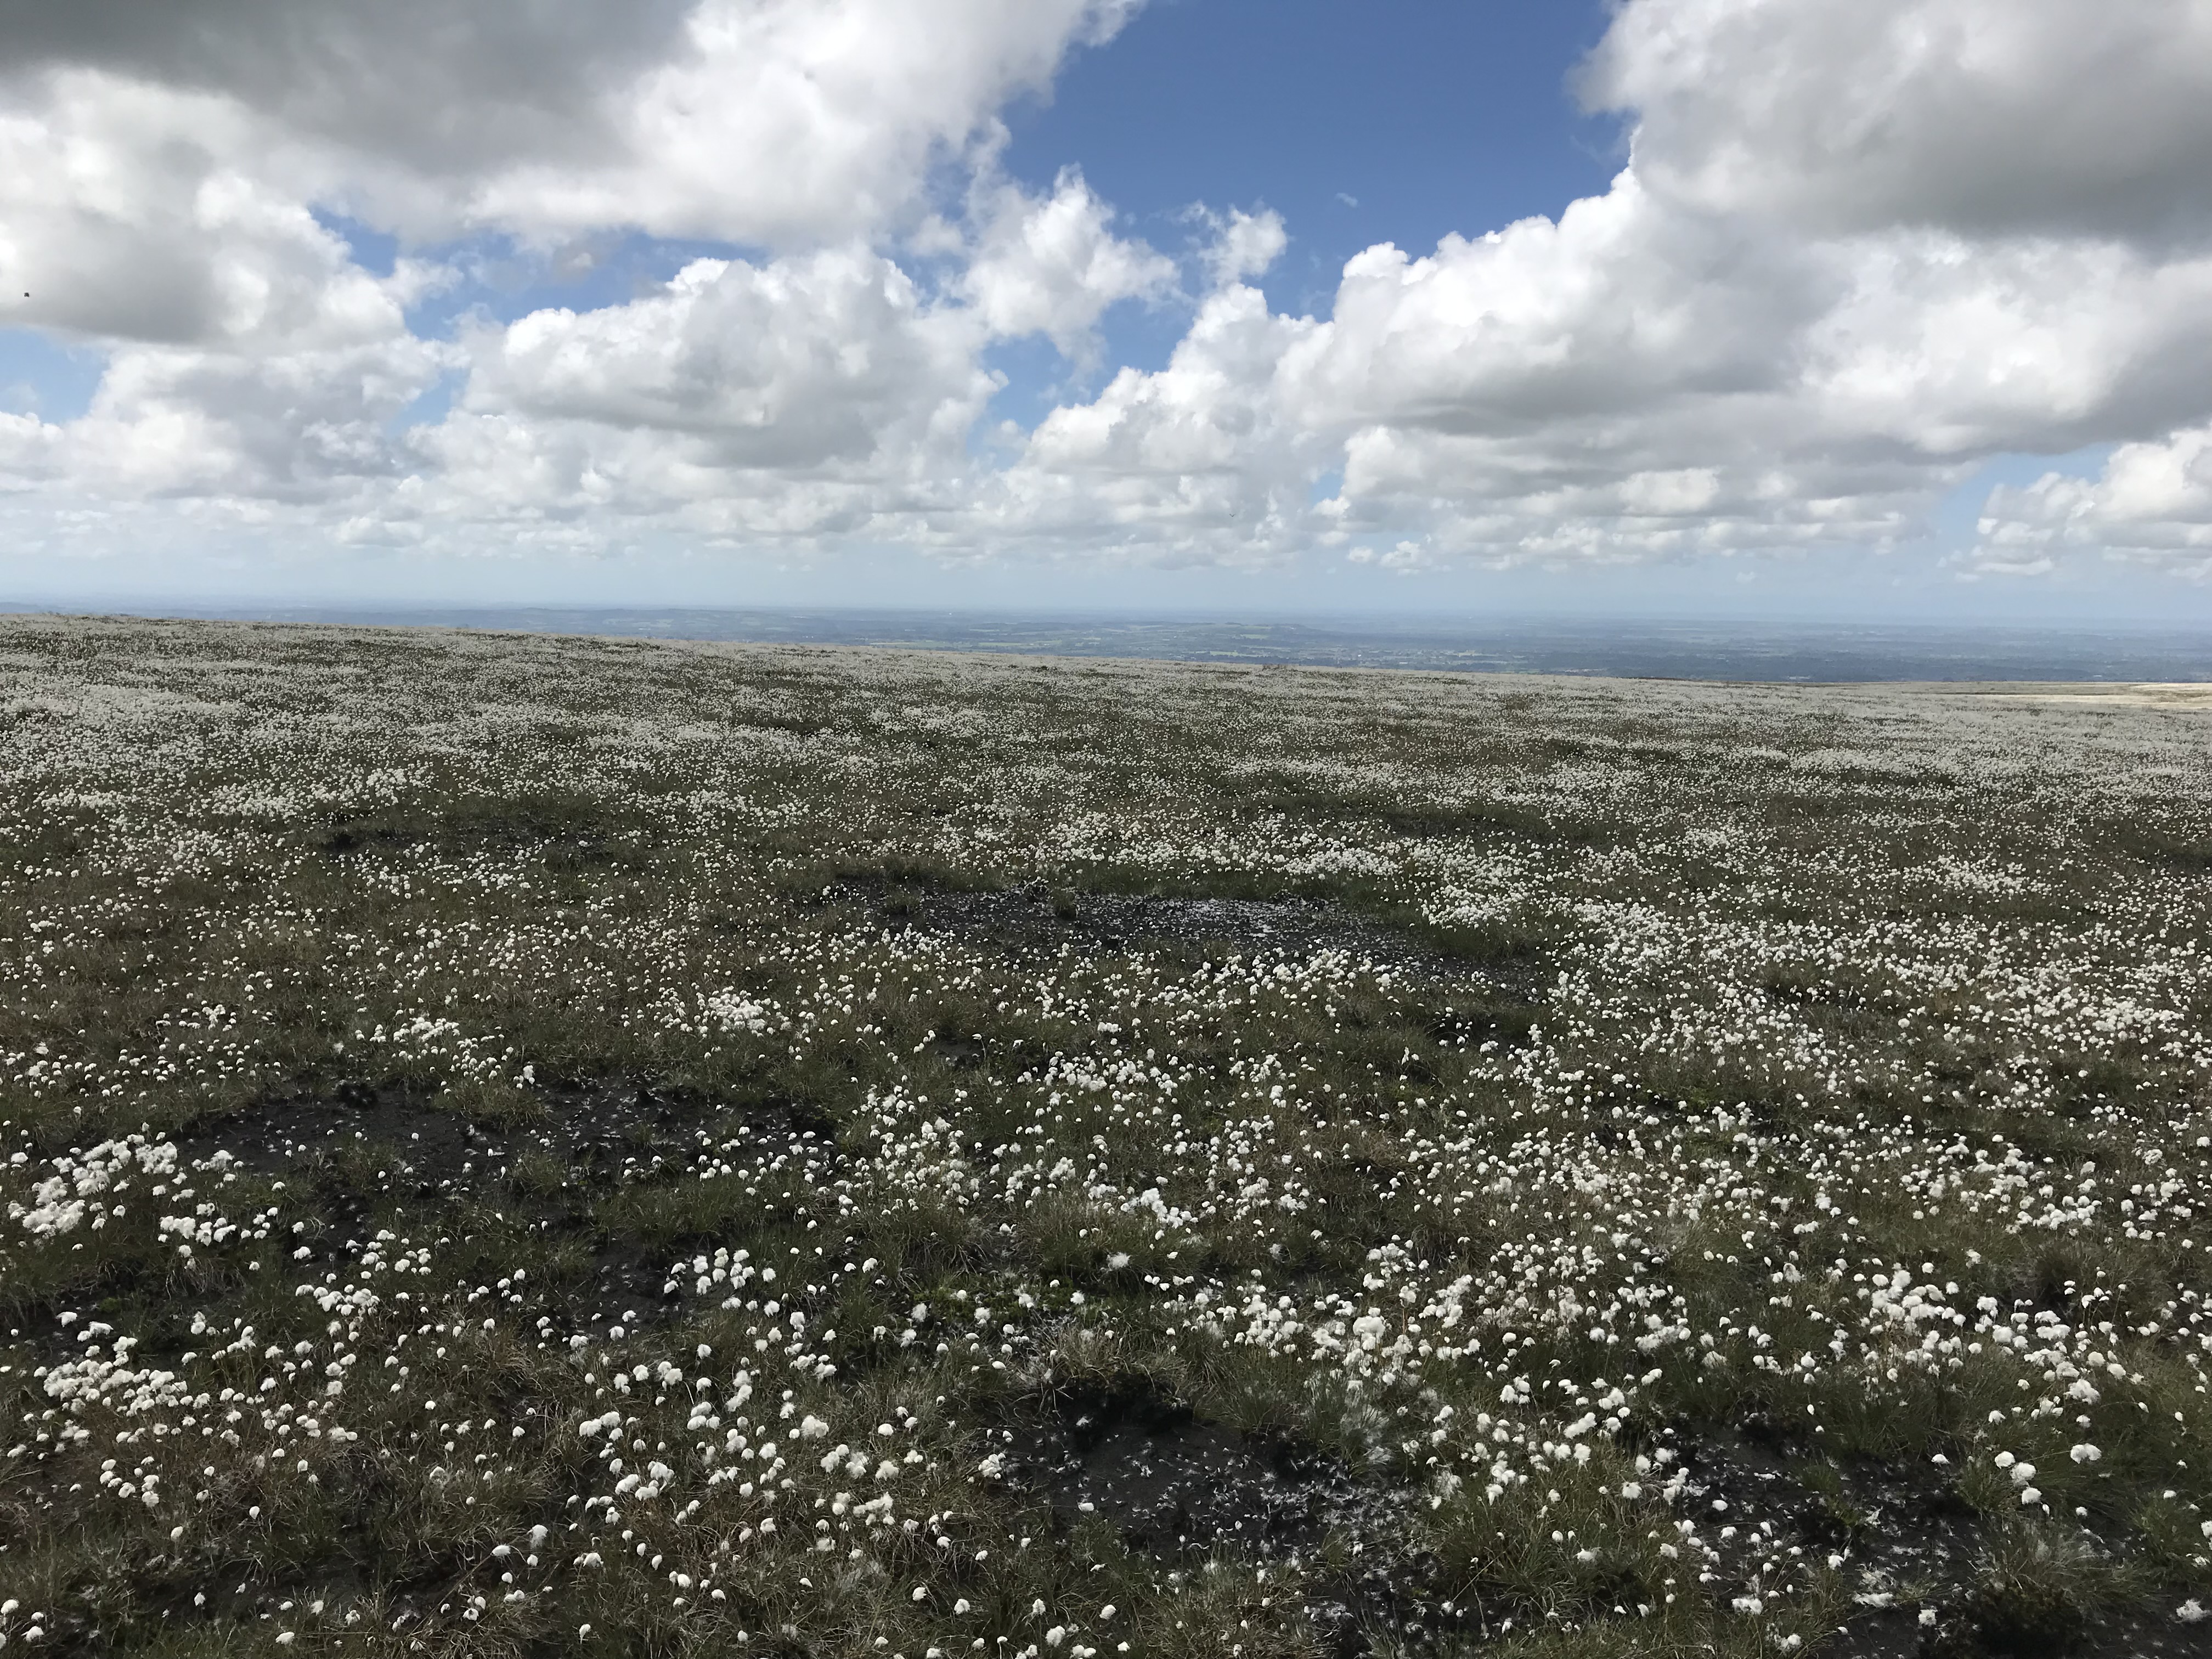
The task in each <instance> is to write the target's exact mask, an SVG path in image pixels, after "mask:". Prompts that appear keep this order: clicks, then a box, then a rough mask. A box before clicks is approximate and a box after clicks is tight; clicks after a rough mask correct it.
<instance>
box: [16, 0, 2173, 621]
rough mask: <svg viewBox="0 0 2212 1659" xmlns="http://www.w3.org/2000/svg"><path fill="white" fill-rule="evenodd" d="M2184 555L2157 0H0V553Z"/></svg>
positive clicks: (2000, 566) (1921, 589)
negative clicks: (925, 0)
mask: <svg viewBox="0 0 2212 1659" xmlns="http://www.w3.org/2000/svg"><path fill="white" fill-rule="evenodd" d="M2208 575H2212V0H2129V3H2128V4H2126V5H2124V6H2115V5H2112V4H2111V3H2110V0H1850V3H1843V0H1618V3H1612V4H1590V3H1580V0H1558V3H1543V4H1536V3H1530V0H1518V3H1505V0H1358V3H1352V0H1335V3H1325V0H931V3H930V4H928V5H927V6H915V5H913V4H911V3H910V0H634V3H627V4H625V5H623V6H621V7H609V6H606V5H605V4H603V3H601V0H382V3H380V4H379V5H378V6H375V7H368V6H364V5H362V4H360V3H359V0H74V3H72V4H71V5H70V6H67V7H56V6H53V5H51V4H48V3H45V0H0V599H9V600H17V601H25V600H29V601H41V600H48V599H51V600H53V601H55V602H97V601H112V602H116V603H123V602H125V601H140V602H143V601H149V600H156V599H162V598H168V599H179V600H183V599H193V600H200V601H206V600H222V599H240V600H248V599H252V600H264V601H273V600H289V599H334V600H342V599H364V600H371V601H375V602H380V603H390V602H393V601H407V600H412V601H416V602H420V603H422V604H425V605H435V604H438V603H447V602H454V603H469V604H483V603H487V602H499V601H502V600H505V601H512V602H514V603H519V604H533V605H536V604H552V603H584V604H589V603H595V602H607V603H623V604H635V603H639V602H652V603H658V604H700V605H758V604H777V603H789V604H800V605H825V604H830V605H834V604H852V605H955V606H985V607H1012V608H1031V609H1039V608H1042V609H1049V608H1070V609H1099V608H1104V609H1130V610H1176V609H1185V610H1205V611H1264V612H1269V613H1285V612H1298V611H1309V612H1315V611H1318V612H1328V613H1352V612H1358V611H1386V610H1387V611H1401V612H1406V611H1413V612H1431V611H1433V612H1448V611H1500V610H1513V609H1535V610H1547V611H1559V610H1580V611H1589V612H1593V613H1604V614H1610V615H1620V614H1636V613H1641V612H1650V613H1654V614H1659V613H1666V614H1686V615H1719V614H1736V613H1742V614H1766V615H1775V616H1792V617H1868V618H1875V619H1891V620H1894V619H1911V618H1913V617H1927V618H1929V619H1930V620H1960V619H1966V618H1972V617H1984V616H1985V617H1992V618H2007V619H2011V618H2045V619H2065V618H2069V617H2096V618H2108V617H2109V618H2118V617H2142V618H2148V619H2157V620H2161V621H2169V622H2171V621H2177V620H2203V621H2212V582H2209V581H2208V580H2206V579H2207V577H2208Z"/></svg>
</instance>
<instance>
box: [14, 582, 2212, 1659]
mask: <svg viewBox="0 0 2212 1659" xmlns="http://www.w3.org/2000/svg"><path fill="white" fill-rule="evenodd" d="M2208 732H2212V714H2208V713H2207V712H2205V711H2203V710H2201V709H2197V708H2187V707H2161V706H2157V705H2156V703H2155V702H2154V701H2153V700H2151V699H2148V698H2144V699H2133V700H2131V699H2129V698H2127V697H2125V696H2100V695H2083V696H2078V697H2073V698H2069V699H2059V698H2052V697H2043V698H2038V697H2033V696H2020V695H2010V694H1996V693H1990V694H1977V693H1975V692H1973V691H1972V690H1962V689H1951V690H1933V689H1917V688H1888V689H1885V688H1863V687H1862V688H1819V687H1777V686H1763V687H1746V686H1722V685H1710V684H1636V683H1628V682H1608V681H1594V680H1560V681H1545V680H1538V679H1529V678H1508V677H1462V676H1453V675H1441V674H1397V673H1381V672H1375V673H1368V672H1351V671H1325V670H1312V671H1291V670H1281V669H1273V670H1268V671H1258V670H1251V669H1245V668H1240V667H1223V666H1189V665H1162V664H1131V663H1111V662H1096V661H1091V662H1054V661H1047V660H1041V659H1015V658H991V659H979V658H958V657H949V656H944V655H934V654H924V653H897V652H889V651H875V650H866V649H837V648H806V647H741V646H711V645H696V646H687V645H671V644H638V643H633V642H623V641H604V640H562V639H552V638H544V637H536V636H526V635H481V634H462V633H441V632H431V631H404V630H376V629H344V628H321V627H304V626H241V625H230V624H214V623H190V624H174V623H113V622H104V621H97V620H84V619H77V620H56V619H45V618H36V617H21V618H16V617H11V618H6V619H0V737H4V747H0V975H4V980H5V994H4V996H0V1639H4V1641H5V1643H6V1644H7V1646H8V1647H9V1648H10V1649H14V1648H15V1647H17V1646H19V1645H21V1646H24V1647H27V1648H35V1649H36V1650H39V1651H40V1652H60V1653H71V1654H76V1653H82V1654H88V1655H91V1654H110V1653H114V1654H123V1653H131V1654H161V1655H177V1656H187V1655H191V1656H198V1655H209V1656H212V1655H216V1654H245V1653H255V1654H258V1653H264V1652H268V1653H274V1652H279V1651H289V1652H293V1653H299V1652H307V1651H313V1652H320V1653H330V1654H354V1653H357V1654H364V1655H368V1654H391V1655H416V1654H430V1655H440V1654H452V1655H460V1654H469V1655H479V1654H485V1655H509V1654H511V1655H539V1654H544V1655H551V1654H556V1653H558V1654H570V1653H580V1654H601V1655H617V1654H638V1655H656V1656H657V1655H681V1654H691V1653H697V1654H710V1653H711V1654H715V1655H726V1654H733V1653H735V1654H755V1655H763V1656H770V1655H773V1656H792V1659H797V1656H822V1659H829V1656H854V1659H860V1656H893V1659H962V1656H969V1655H981V1656H986V1659H1097V1656H1104V1655H1115V1656H1118V1655H1122V1654H1127V1655H1132V1656H1156V1655H1157V1656H1189V1659H1200V1656H1206V1659H1212V1656H1253V1659H1267V1656H1283V1659H1289V1656H1308V1655H1310V1656H1315V1659H1322V1656H1345V1659H1353V1656H1360V1655H1370V1654H1371V1655H1377V1656H1391V1659H1398V1656H1403V1659H1427V1656H1434V1659H1450V1656H1455V1655H1462V1654H1474V1653H1481V1654H1485V1655H1491V1654H1496V1655H1499V1656H1539V1655H1542V1656H1568V1655H1620V1656H1626V1655H1658V1656H1668V1655H1685V1656H1686V1655H1692V1654H1721V1655H1733V1656H1741V1659H1750V1656H1753V1655H1759V1656H1765V1655H1814V1654H1832V1655H1838V1656H1877V1655H1897V1656H1907V1655H1911V1656H1925V1659H1947V1656H1954V1659H1976V1656H2031V1655H2051V1656H2060V1655H2068V1654H2081V1655H2105V1654H2111V1655H2120V1654H2130V1655H2132V1654H2172V1655H2177V1656H2179V1655H2203V1654H2212V1618H2208V1617H2207V1615H2206V1612H2205V1609H2206V1608H2207V1607H2208V1606H2212V1438H2208V1437H2207V1435H2206V1432H2205V1430H2206V1425H2207V1420H2208V1413H2209V1412H2212V1398H2208V1395H2207V1392H2206V1390H2207V1386H2208V1383H2207V1377H2206V1367H2207V1364H2208V1363H2212V1314H2208V1311H2207V1309H2206V1305H2205V1296H2206V1293H2207V1291H2212V1267H2208V1261H2207V1253H2208V1250H2212V1222H2208V1218H2207V1217H2206V1213H2205V1205H2206V1203H2207V1194H2206V1191H2205V1188H2206V1184H2207V1182H2206V1161H2207V1158H2212V965H2208V962H2207V957H2206V946H2207V943H2208V937H2212V927H2208V922H2212V915H2208V903H2207V900H2208V895H2209V894H2212V886H2208V884H2212V767H2208V764H2207V752H2206V743H2205V738H2206V736H2207V734H2208Z"/></svg>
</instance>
